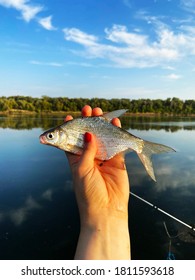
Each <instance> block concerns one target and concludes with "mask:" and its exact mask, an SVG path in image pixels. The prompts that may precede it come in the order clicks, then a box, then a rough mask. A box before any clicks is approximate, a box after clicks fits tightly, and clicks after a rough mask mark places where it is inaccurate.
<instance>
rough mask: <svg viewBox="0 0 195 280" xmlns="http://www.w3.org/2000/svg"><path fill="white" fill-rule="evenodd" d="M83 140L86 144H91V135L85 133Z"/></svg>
mask: <svg viewBox="0 0 195 280" xmlns="http://www.w3.org/2000/svg"><path fill="white" fill-rule="evenodd" d="M84 140H85V142H86V143H89V142H91V133H89V132H86V133H85V135H84Z"/></svg>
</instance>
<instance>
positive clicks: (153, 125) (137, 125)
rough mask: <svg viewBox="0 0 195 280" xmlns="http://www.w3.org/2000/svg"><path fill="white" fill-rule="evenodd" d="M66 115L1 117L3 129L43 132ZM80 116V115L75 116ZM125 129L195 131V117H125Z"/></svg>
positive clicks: (123, 121) (61, 120)
mask: <svg viewBox="0 0 195 280" xmlns="http://www.w3.org/2000/svg"><path fill="white" fill-rule="evenodd" d="M64 116H65V114H64V115H55V116H52V115H48V116H45V115H28V116H23V115H14V116H0V127H1V128H12V129H18V130H22V129H32V128H39V127H41V128H42V129H43V130H44V129H48V128H51V127H53V126H56V125H60V124H62V123H63V119H64ZM73 116H78V114H73ZM121 120H122V125H123V128H125V129H128V128H131V129H137V130H146V131H147V130H165V131H168V132H169V131H171V132H177V131H178V130H195V117H177V118H176V117H168V116H167V117H165V116H158V117H146V116H136V117H135V116H131V117H128V116H124V117H122V118H121Z"/></svg>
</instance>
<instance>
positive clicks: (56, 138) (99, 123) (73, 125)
mask: <svg viewBox="0 0 195 280" xmlns="http://www.w3.org/2000/svg"><path fill="white" fill-rule="evenodd" d="M125 112H126V110H116V111H113V112H110V113H107V114H105V115H103V116H100V117H80V118H76V119H73V120H70V121H68V122H65V123H63V124H62V125H60V126H58V127H55V128H52V129H50V130H48V131H46V132H44V133H43V134H41V135H40V142H41V143H42V144H46V145H51V146H54V147H56V148H59V149H61V150H64V151H68V152H71V153H74V154H78V155H80V154H82V151H83V147H84V134H85V133H86V132H90V133H93V134H94V135H95V137H96V140H97V154H96V158H97V159H100V160H109V159H111V158H112V157H114V156H115V155H116V154H118V153H121V152H124V151H126V150H133V151H135V152H136V153H137V155H138V156H139V158H140V160H141V162H142V164H143V165H144V167H145V169H146V171H147V173H148V174H149V176H150V177H151V178H152V179H153V180H154V181H156V179H155V175H154V170H153V166H152V161H151V156H152V154H160V153H165V152H172V151H174V149H172V148H170V147H168V146H165V145H162V144H157V143H153V142H149V141H144V140H143V139H141V138H139V137H136V136H135V135H133V134H131V133H129V132H128V131H126V130H124V129H122V128H120V127H117V126H114V125H113V124H112V123H111V122H110V121H111V120H112V119H113V118H114V117H119V116H120V115H122V114H124V113H125Z"/></svg>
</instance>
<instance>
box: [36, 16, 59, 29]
mask: <svg viewBox="0 0 195 280" xmlns="http://www.w3.org/2000/svg"><path fill="white" fill-rule="evenodd" d="M51 20H52V16H48V17H45V18H41V19H39V20H38V23H39V24H40V25H41V26H42V27H43V28H45V29H47V30H56V29H57V28H55V27H54V26H53V25H52V22H51Z"/></svg>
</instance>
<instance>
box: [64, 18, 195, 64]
mask: <svg viewBox="0 0 195 280" xmlns="http://www.w3.org/2000/svg"><path fill="white" fill-rule="evenodd" d="M155 24H156V22H155ZM155 27H156V29H155V31H156V40H153V41H152V40H151V39H150V38H149V37H148V36H146V35H144V34H137V33H136V32H129V31H128V29H127V27H126V26H122V25H113V26H112V28H110V29H109V28H106V29H105V39H106V43H105V42H103V43H102V42H100V40H99V38H98V37H97V36H95V35H92V34H87V33H85V32H83V31H81V30H79V29H77V28H70V29H68V28H65V29H63V32H64V35H65V39H66V40H67V41H72V42H74V43H78V44H80V45H82V46H83V47H84V48H85V54H84V55H85V56H87V57H88V58H104V59H108V60H109V61H111V62H112V63H114V64H115V66H117V67H128V68H130V67H155V66H159V65H160V66H166V65H167V63H169V62H173V61H177V60H179V59H182V58H183V57H185V56H187V55H190V54H191V55H194V54H195V37H194V36H192V35H191V34H189V33H182V32H180V33H177V34H176V33H174V32H173V31H172V30H170V29H169V28H168V27H167V26H166V25H164V24H161V23H159V22H158V24H156V25H155Z"/></svg>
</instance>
